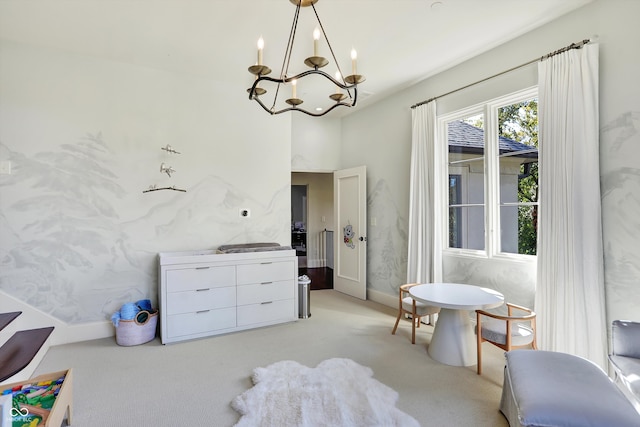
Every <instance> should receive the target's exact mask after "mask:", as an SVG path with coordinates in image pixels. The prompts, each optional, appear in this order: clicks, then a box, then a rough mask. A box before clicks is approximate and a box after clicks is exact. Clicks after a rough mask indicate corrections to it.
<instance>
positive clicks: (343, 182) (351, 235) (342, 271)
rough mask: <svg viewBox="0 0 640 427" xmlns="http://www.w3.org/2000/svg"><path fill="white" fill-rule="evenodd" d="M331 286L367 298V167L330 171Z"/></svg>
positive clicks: (357, 296)
mask: <svg viewBox="0 0 640 427" xmlns="http://www.w3.org/2000/svg"><path fill="white" fill-rule="evenodd" d="M333 198H334V202H333V209H334V221H335V223H334V224H335V235H334V240H333V241H334V243H333V247H334V255H335V259H334V269H333V287H334V289H335V290H337V291H340V292H343V293H345V294H348V295H351V296H354V297H356V298H360V299H363V300H366V299H367V168H366V166H359V167H356V168H352V169H345V170H340V171H336V172H334V173H333Z"/></svg>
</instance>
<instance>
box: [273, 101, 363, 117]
mask: <svg viewBox="0 0 640 427" xmlns="http://www.w3.org/2000/svg"><path fill="white" fill-rule="evenodd" d="M340 106H344V107H352V106H353V105H352V104H347V103H344V102H336V103H335V104H333V105H332V106H331V107H329V108H327V109H326V110H324V111H323V112H322V113H312V112H310V111H307V110H305V109H304V108H299V107H298V106H296V107H288V108H283V109H282V110H278V111H270V110H267V111H268V112H269V114H271V115H275V114H281V113H286V112H288V111H298V112H300V113H305V114H307V115H309V116H313V117H322V116H324V115H325V114H327V113H329V112H330V111H331V110H333V109H334V108H338V107H340Z"/></svg>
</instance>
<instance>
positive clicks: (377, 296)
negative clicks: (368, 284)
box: [367, 289, 398, 308]
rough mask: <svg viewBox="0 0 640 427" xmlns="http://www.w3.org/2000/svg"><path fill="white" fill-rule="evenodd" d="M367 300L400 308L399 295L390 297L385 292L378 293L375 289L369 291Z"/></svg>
mask: <svg viewBox="0 0 640 427" xmlns="http://www.w3.org/2000/svg"><path fill="white" fill-rule="evenodd" d="M367 299H369V300H371V301H374V302H377V303H379V304H382V305H386V306H388V307H392V308H398V296H397V295H389V294H386V293H384V292H380V291H376V290H375V289H367Z"/></svg>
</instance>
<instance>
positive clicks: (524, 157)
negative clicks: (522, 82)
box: [497, 99, 538, 254]
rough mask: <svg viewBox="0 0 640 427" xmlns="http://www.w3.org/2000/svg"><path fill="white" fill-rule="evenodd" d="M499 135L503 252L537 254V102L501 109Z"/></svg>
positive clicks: (519, 103) (532, 101)
mask: <svg viewBox="0 0 640 427" xmlns="http://www.w3.org/2000/svg"><path fill="white" fill-rule="evenodd" d="M498 132H499V134H498V135H497V137H498V144H499V161H498V171H499V175H498V176H499V179H500V188H499V193H500V201H499V203H500V233H501V236H500V243H501V246H500V251H501V252H507V253H519V254H535V227H533V228H532V208H533V207H534V206H536V205H537V202H538V102H537V99H530V100H527V101H523V102H518V103H515V104H510V105H506V106H504V107H501V108H499V109H498ZM532 232H533V236H532V235H531V233H532Z"/></svg>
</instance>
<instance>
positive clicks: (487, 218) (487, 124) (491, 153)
mask: <svg viewBox="0 0 640 427" xmlns="http://www.w3.org/2000/svg"><path fill="white" fill-rule="evenodd" d="M532 98H536V99H539V95H538V86H537V85H536V86H532V87H529V88H526V89H522V90H518V91H515V92H512V93H509V94H506V95H504V96H500V97H497V98H493V99H490V100H487V101H484V102H481V103H478V104H475V105H472V106H469V107H466V108H462V109H459V110H456V111H452V112H450V113H446V114H442V115H438V116H437V118H436V123H437V125H436V126H437V141H440V143H442V144H445V148H444V152H445V153H446V159H444V162H445V165H444V166H445V167H444V168H442V173H443V176H442V181H441V182H446V183H447V185H448V183H449V179H448V178H449V174H450V170H455V171H454V174H456V175H457V174H458V173H457V170H459V168H458V167H456V166H453V167H451V166H449V142H448V133H447V124H448V123H449V122H452V121H456V120H462V119H465V118H468V117H472V116H474V115H480V114H482V115H483V117H484V183H483V188H484V227H485V229H484V240H485V245H484V247H485V248H484V250H478V249H466V248H452V247H449V193H448V191H442V192H441V193H440V194H441V198H442V199H441V200H440V206H442V211H441V218H442V223H441V225H440V226H441V229H442V230H443V232H442V237H443V241H442V251H443V254H449V255H457V256H464V257H471V258H502V259H507V260H513V261H526V262H530V261H532V260H535V259H536V255H527V254H517V253H509V252H502V251H501V248H500V245H501V236H502V234H501V229H500V208H501V205H500V168H499V159H500V153H499V139H498V109H499V108H501V107H504V106H508V105H511V104H515V103H518V102H523V101H527V100H530V99H532ZM443 190H446V188H445V189H443ZM463 191H465V190H463ZM510 204H511V205H515V206H522V205H531V203H510ZM536 204H537V203H536ZM537 205H538V206H539V204H537Z"/></svg>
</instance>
